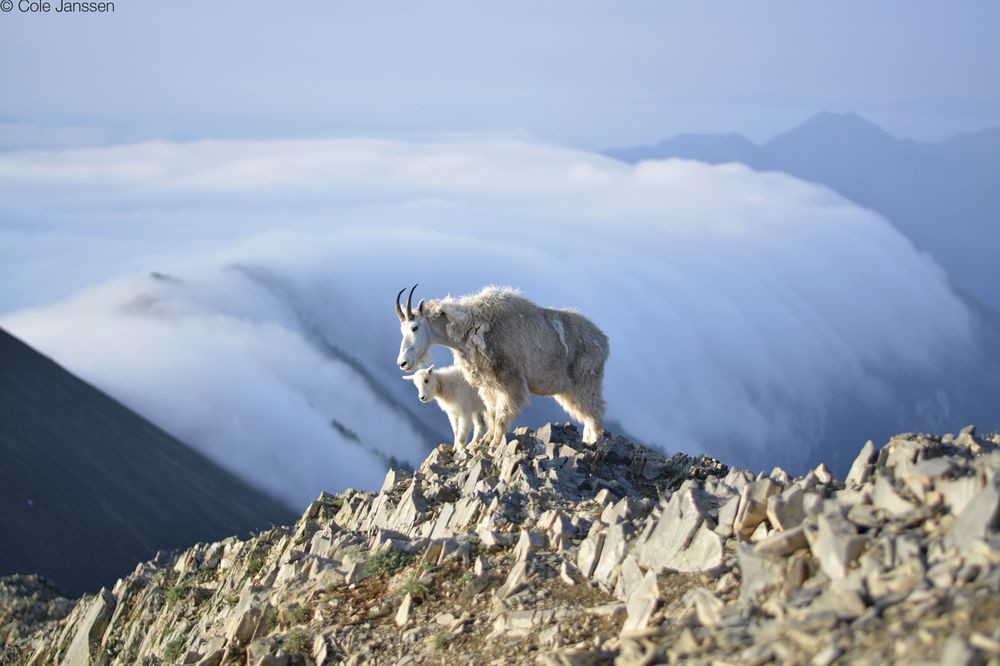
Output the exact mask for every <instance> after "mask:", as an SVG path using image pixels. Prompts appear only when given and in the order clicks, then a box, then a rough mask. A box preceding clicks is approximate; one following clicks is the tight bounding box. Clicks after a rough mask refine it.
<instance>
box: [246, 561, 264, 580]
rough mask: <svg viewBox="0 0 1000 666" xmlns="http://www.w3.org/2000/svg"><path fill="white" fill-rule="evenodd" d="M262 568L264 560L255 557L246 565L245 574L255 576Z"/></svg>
mask: <svg viewBox="0 0 1000 666" xmlns="http://www.w3.org/2000/svg"><path fill="white" fill-rule="evenodd" d="M263 568H264V558H263V557H255V558H253V559H252V560H250V564H248V565H247V574H248V575H250V576H256V575H257V574H259V573H260V570H261V569H263Z"/></svg>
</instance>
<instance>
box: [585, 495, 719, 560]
mask: <svg viewBox="0 0 1000 666" xmlns="http://www.w3.org/2000/svg"><path fill="white" fill-rule="evenodd" d="M709 504H710V500H709V497H708V496H707V495H706V494H705V493H704V492H703V491H702V490H701V489H700V488H698V487H697V486H695V485H691V484H690V482H688V483H685V484H684V485H683V486H681V487H680V488H679V489H678V490H677V492H675V493H674V494H673V495H672V496H671V497H670V499H669V500H668V501H667V502H666V503H664V504H663V505H662V507H661V511H660V515H659V516H658V517H656V518H655V519H654V518H651V519H650V520H653V521H655V522H653V523H652V525H653V527H652V530H651V531H650V532H649V535H648V537H647V538H646V539H645V541H644V542H643V543H642V544H641V545H640V546H639V564H640V565H642V566H644V567H649V568H651V569H654V570H656V571H664V570H667V569H671V570H674V571H712V570H715V569H718V568H720V567H721V566H722V563H723V545H724V542H723V539H722V537H721V536H719V535H718V534H717V533H715V532H713V531H712V529H711V528H710V527H709V526H708V523H706V520H710V519H711V515H710V505H709ZM581 569H582V567H581Z"/></svg>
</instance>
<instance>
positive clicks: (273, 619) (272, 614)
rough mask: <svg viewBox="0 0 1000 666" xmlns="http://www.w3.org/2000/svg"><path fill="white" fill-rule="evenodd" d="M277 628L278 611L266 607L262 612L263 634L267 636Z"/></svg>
mask: <svg viewBox="0 0 1000 666" xmlns="http://www.w3.org/2000/svg"><path fill="white" fill-rule="evenodd" d="M277 626H278V609H277V608H275V607H274V606H268V607H267V610H266V611H264V633H265V634H269V633H271V632H272V631H274V629H275V628H276V627H277Z"/></svg>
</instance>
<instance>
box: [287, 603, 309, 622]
mask: <svg viewBox="0 0 1000 666" xmlns="http://www.w3.org/2000/svg"><path fill="white" fill-rule="evenodd" d="M291 616H292V620H294V621H295V622H296V623H297V624H303V623H304V622H308V621H309V618H310V617H312V613H311V612H309V608H308V607H307V606H296V607H295V608H293V609H292V610H291Z"/></svg>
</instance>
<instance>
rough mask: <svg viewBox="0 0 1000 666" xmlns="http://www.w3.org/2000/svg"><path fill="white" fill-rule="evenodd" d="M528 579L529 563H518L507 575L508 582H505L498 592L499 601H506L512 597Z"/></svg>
mask: <svg viewBox="0 0 1000 666" xmlns="http://www.w3.org/2000/svg"><path fill="white" fill-rule="evenodd" d="M527 578H528V564H527V562H524V561H521V562H516V563H515V564H514V566H513V567H511V569H510V573H509V574H507V580H505V581H504V583H503V585H501V586H500V587H499V588H498V589H497V591H496V596H497V598H498V599H506V598H507V597H509V596H511V595H512V594H514V593H515V592H517V591H518V590H519V589H521V586H522V585H524V582H525V581H526V580H527Z"/></svg>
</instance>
